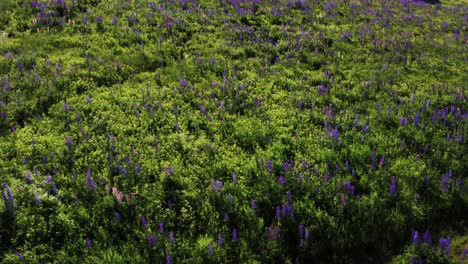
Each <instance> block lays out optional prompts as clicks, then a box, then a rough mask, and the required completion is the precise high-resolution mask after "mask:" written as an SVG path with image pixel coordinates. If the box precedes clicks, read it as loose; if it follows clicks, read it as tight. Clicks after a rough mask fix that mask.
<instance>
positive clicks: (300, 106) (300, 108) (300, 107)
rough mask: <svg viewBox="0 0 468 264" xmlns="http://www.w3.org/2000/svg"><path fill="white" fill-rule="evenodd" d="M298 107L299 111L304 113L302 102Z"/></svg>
mask: <svg viewBox="0 0 468 264" xmlns="http://www.w3.org/2000/svg"><path fill="white" fill-rule="evenodd" d="M298 107H299V110H301V111H302V108H303V104H302V101H299V106H298Z"/></svg>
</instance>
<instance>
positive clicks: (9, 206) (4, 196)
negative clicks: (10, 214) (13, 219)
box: [2, 191, 11, 210]
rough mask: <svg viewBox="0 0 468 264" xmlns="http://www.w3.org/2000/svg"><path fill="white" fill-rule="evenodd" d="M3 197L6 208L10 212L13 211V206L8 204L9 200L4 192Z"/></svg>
mask: <svg viewBox="0 0 468 264" xmlns="http://www.w3.org/2000/svg"><path fill="white" fill-rule="evenodd" d="M2 197H3V202H4V203H5V207H6V208H7V209H8V210H10V209H11V205H10V203H9V202H8V198H7V197H6V195H5V192H3V191H2Z"/></svg>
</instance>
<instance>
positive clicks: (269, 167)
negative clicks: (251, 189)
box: [267, 159, 273, 175]
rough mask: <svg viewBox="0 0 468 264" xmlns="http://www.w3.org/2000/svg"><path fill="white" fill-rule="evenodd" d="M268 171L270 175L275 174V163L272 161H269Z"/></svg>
mask: <svg viewBox="0 0 468 264" xmlns="http://www.w3.org/2000/svg"><path fill="white" fill-rule="evenodd" d="M267 171H268V173H270V175H271V174H273V161H272V160H271V159H268V160H267Z"/></svg>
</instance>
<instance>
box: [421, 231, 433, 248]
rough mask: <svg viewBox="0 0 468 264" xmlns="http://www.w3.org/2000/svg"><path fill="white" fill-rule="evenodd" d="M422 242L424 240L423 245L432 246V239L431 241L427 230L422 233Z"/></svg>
mask: <svg viewBox="0 0 468 264" xmlns="http://www.w3.org/2000/svg"><path fill="white" fill-rule="evenodd" d="M423 240H424V243H426V244H428V245H432V239H431V235H430V234H429V230H426V232H424V234H423Z"/></svg>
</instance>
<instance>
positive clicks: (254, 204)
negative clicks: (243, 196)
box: [251, 199, 257, 211]
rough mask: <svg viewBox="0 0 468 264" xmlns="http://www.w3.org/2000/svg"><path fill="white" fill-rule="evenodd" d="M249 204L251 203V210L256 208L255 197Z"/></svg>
mask: <svg viewBox="0 0 468 264" xmlns="http://www.w3.org/2000/svg"><path fill="white" fill-rule="evenodd" d="M251 204H252V210H253V211H255V210H256V209H257V203H256V201H255V199H252V201H251Z"/></svg>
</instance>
